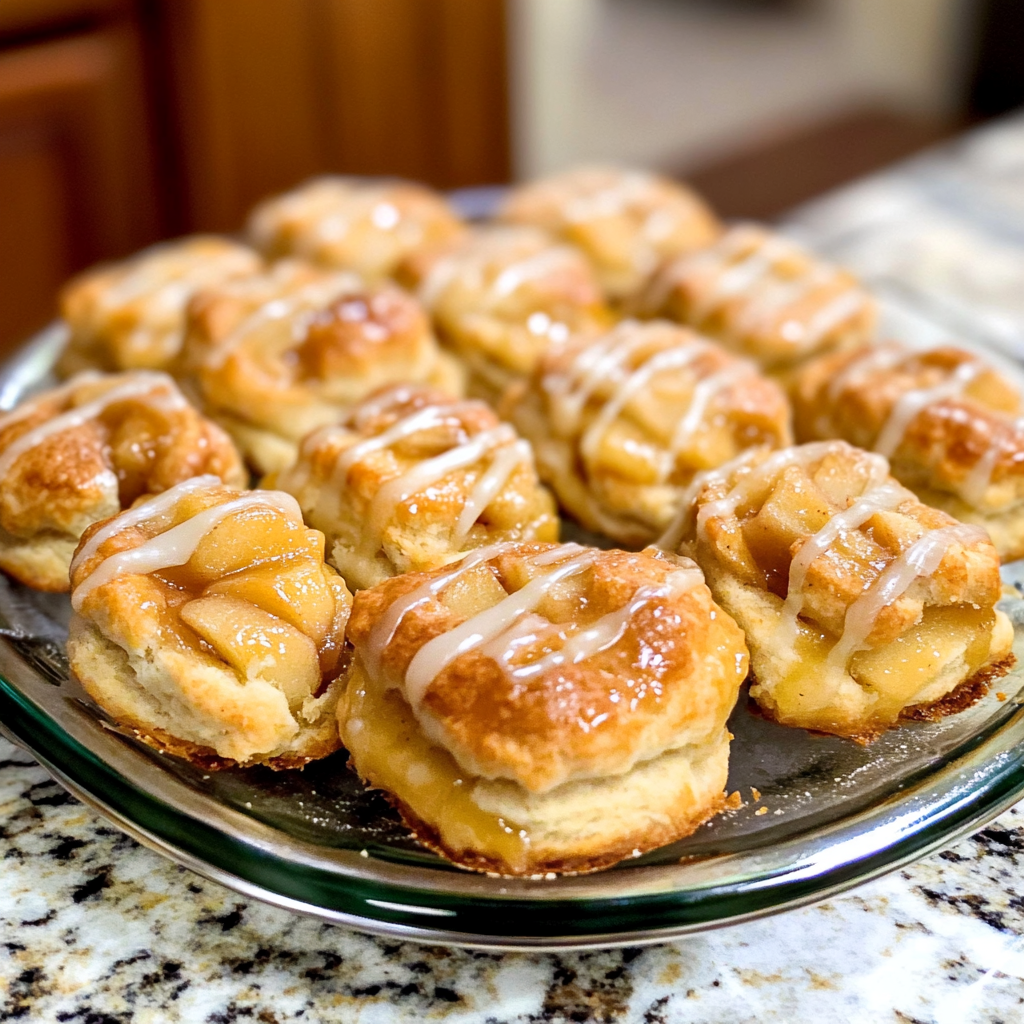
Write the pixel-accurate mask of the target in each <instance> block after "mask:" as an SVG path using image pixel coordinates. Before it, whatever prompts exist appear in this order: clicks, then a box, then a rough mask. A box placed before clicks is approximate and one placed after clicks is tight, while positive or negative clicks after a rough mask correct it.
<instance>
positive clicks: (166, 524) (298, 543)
mask: <svg viewBox="0 0 1024 1024" xmlns="http://www.w3.org/2000/svg"><path fill="white" fill-rule="evenodd" d="M323 556H324V539H323V535H322V534H320V533H317V531H316V530H310V529H307V528H306V527H305V526H304V525H303V523H302V517H301V515H300V513H299V509H298V506H297V505H296V504H295V501H294V499H292V498H291V497H290V496H289V495H287V494H281V493H279V492H275V491H238V490H233V489H231V488H228V487H224V486H222V485H221V484H220V481H219V480H217V479H216V478H215V477H197V478H194V479H192V480H189V481H186V482H185V483H183V484H179V485H178V486H177V487H176V488H173V489H172V490H170V491H167V492H165V493H164V494H162V495H160V496H158V497H156V498H151V499H150V500H148V501H146V502H144V503H142V504H139V505H136V506H135V507H134V508H132V509H130V510H129V511H127V512H123V513H121V514H120V515H119V516H117V517H115V518H114V519H110V520H108V521H107V522H106V523H103V524H99V525H97V526H95V527H93V528H92V529H91V530H89V531H88V532H87V533H86V534H85V536H84V537H83V539H82V544H81V545H80V546H79V548H78V551H77V552H76V555H75V561H74V563H73V565H72V570H71V579H72V585H73V587H72V591H71V603H72V606H73V608H74V609H75V614H74V616H73V617H72V620H71V628H70V635H69V638H68V657H69V659H70V662H71V669H72V671H73V672H74V674H75V676H76V677H77V678H78V679H79V680H80V681H81V683H82V685H83V686H84V687H85V689H86V690H87V691H88V692H89V695H90V696H91V697H92V698H93V700H95V701H96V702H97V703H98V704H99V705H100V706H101V707H102V708H103V709H104V710H105V711H106V712H107V713H108V714H109V715H110V716H111V717H112V718H113V719H114V720H115V721H116V722H117V723H118V724H120V725H121V726H123V727H125V728H126V729H130V730H132V731H133V732H134V733H135V734H136V735H137V736H138V737H139V738H140V739H142V740H143V741H145V742H146V743H148V744H150V745H151V746H154V747H157V748H158V749H160V750H167V751H170V752H171V753H173V754H177V755H178V756H180V757H185V758H187V759H189V760H190V761H193V762H195V763H196V764H200V765H203V766H205V767H210V768H213V767H218V768H219V767H228V766H230V765H232V764H256V763H261V764H268V765H270V766H271V767H272V768H293V767H301V766H302V765H303V764H305V763H306V762H307V761H310V760H312V759H314V758H318V757H324V756H326V755H327V754H330V753H332V752H333V751H334V750H336V749H337V748H338V746H339V745H340V739H339V737H338V728H337V720H336V707H337V702H338V696H339V692H340V690H341V688H342V687H343V685H344V683H343V676H344V671H345V669H346V667H347V664H346V663H347V659H346V657H345V655H344V650H343V641H344V631H345V624H346V622H347V621H348V615H349V611H350V609H351V605H352V598H351V595H350V594H349V593H348V591H347V590H346V588H345V584H344V583H343V582H342V580H341V578H340V577H339V576H338V575H337V574H336V573H335V572H334V570H333V569H331V568H330V566H328V565H325V564H324V557H323Z"/></svg>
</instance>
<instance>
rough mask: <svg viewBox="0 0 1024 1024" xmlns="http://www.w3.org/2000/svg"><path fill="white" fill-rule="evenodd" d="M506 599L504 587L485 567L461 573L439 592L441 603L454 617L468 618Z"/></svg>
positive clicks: (480, 566) (481, 566)
mask: <svg viewBox="0 0 1024 1024" xmlns="http://www.w3.org/2000/svg"><path fill="white" fill-rule="evenodd" d="M506 597H508V594H507V593H506V592H505V589H504V587H502V585H501V584H500V583H499V582H498V581H497V579H495V576H494V573H493V572H492V571H491V570H490V569H489V568H488V567H487V566H486V565H479V566H477V567H476V568H474V569H470V570H469V571H468V572H464V573H462V575H460V576H458V577H457V578H456V579H454V580H453V581H452V582H451V583H450V584H449V585H448V586H447V587H445V588H444V590H443V591H442V592H441V595H440V598H441V603H442V604H443V605H444V606H445V607H446V608H448V609H449V610H450V611H451V612H452V613H453V614H454V615H458V616H461V617H463V618H467V619H468V618H470V617H472V616H473V615H476V614H477V613H478V612H482V611H484V610H485V609H487V608H491V607H493V606H494V605H496V604H497V603H498V602H499V601H504V600H505V598H506Z"/></svg>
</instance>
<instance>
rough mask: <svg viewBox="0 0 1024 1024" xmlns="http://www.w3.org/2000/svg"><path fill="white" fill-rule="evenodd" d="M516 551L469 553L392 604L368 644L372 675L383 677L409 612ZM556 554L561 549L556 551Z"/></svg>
mask: <svg viewBox="0 0 1024 1024" xmlns="http://www.w3.org/2000/svg"><path fill="white" fill-rule="evenodd" d="M565 546H567V545H563V547H565ZM513 547H515V545H514V544H513V542H511V541H503V542H501V543H499V544H488V545H487V546H486V547H482V548H477V549H476V551H473V552H470V554H468V555H467V556H466V557H465V558H463V559H462V561H460V562H458V563H457V564H456V565H455V566H454V567H453V568H452V569H450V570H449V571H448V572H446V573H444V574H442V575H441V576H435V577H434V578H433V579H429V580H427V581H426V582H425V583H421V584H420V586H418V587H416V588H414V589H413V590H410V591H409V592H408V593H407V594H404V595H403V596H402V597H400V598H398V600H396V601H392V603H391V604H390V605H389V606H388V608H387V609H386V611H385V612H384V614H383V615H381V617H380V619H378V621H377V623H376V624H375V625H374V627H373V629H372V630H371V631H370V635H369V636H368V637H367V640H366V651H365V657H366V659H367V661H368V663H369V664H368V668H369V669H370V670H371V672H372V674H374V675H378V674H379V673H380V656H381V653H382V652H383V650H384V648H385V647H387V645H388V644H390V643H391V641H392V640H393V639H394V636H395V633H396V632H397V630H398V627H399V626H400V625H401V624H402V619H404V618H405V616H406V615H408V614H409V612H411V611H412V610H413V609H414V608H418V607H419V606H420V605H421V604H426V602H427V601H429V600H431V598H433V597H436V596H437V595H438V594H440V593H441V591H442V590H444V588H445V587H447V586H448V584H450V583H453V582H454V581H455V580H457V579H458V578H459V577H460V576H461V575H462V574H463V573H465V572H469V571H470V569H475V568H476V567H477V566H478V565H481V564H482V563H483V562H488V561H490V560H491V559H492V558H497V557H498V556H499V555H503V554H504V553H505V552H506V551H510V550H511V549H512V548H513ZM555 550H556V551H557V550H559V549H557V548H556V549H555Z"/></svg>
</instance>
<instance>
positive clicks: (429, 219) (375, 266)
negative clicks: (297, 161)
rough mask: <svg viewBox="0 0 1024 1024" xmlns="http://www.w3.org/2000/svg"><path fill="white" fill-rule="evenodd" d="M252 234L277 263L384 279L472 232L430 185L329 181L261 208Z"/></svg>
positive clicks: (314, 182) (306, 186) (251, 223)
mask: <svg viewBox="0 0 1024 1024" xmlns="http://www.w3.org/2000/svg"><path fill="white" fill-rule="evenodd" d="M248 230H249V237H250V239H251V240H252V243H253V245H255V246H256V247H257V248H258V249H260V250H262V251H263V252H264V253H266V255H267V256H268V257H270V258H279V257H281V256H301V257H303V258H305V259H308V260H311V261H313V262H314V263H319V264H321V265H322V266H325V267H334V268H337V269H342V270H354V271H356V272H357V273H359V274H361V275H362V276H363V277H365V278H366V279H367V280H380V279H381V278H383V277H387V276H388V275H389V274H391V273H392V271H393V270H394V269H395V267H396V266H397V265H398V264H399V263H400V262H401V261H402V260H403V259H404V258H405V257H407V256H409V255H410V254H412V253H414V252H416V251H418V250H419V249H422V248H423V247H425V246H430V245H435V244H437V243H439V242H446V241H449V240H450V239H453V238H457V237H458V236H459V235H461V234H462V233H463V232H464V231H465V230H466V228H465V225H464V223H463V221H462V219H461V218H460V217H459V215H458V214H457V213H456V212H455V211H454V210H453V209H452V208H451V206H449V205H448V203H446V202H445V200H444V199H443V198H442V197H441V196H440V195H438V194H437V193H436V192H433V191H431V190H430V189H428V188H425V187H424V186H423V185H416V184H413V183H411V182H406V181H365V180H359V179H358V178H342V177H323V178H314V179H312V180H311V181H308V182H306V183H305V184H304V185H300V186H299V187H298V188H296V189H293V190H292V191H291V192H285V193H284V194H283V195H279V196H273V197H272V198H270V199H267V200H265V201H264V202H262V203H260V205H259V206H257V207H256V209H255V210H253V212H252V215H251V216H250V218H249V228H248Z"/></svg>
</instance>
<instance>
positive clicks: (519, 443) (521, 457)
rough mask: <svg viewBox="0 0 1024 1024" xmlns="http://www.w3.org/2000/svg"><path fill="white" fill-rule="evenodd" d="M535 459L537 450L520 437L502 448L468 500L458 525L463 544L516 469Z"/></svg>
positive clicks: (456, 530) (457, 536) (457, 530)
mask: <svg viewBox="0 0 1024 1024" xmlns="http://www.w3.org/2000/svg"><path fill="white" fill-rule="evenodd" d="M532 462H533V449H532V448H531V447H530V446H529V444H528V443H527V442H526V441H523V440H522V439H516V440H515V441H513V443H512V444H509V445H506V446H505V447H504V448H501V449H500V450H499V451H498V453H497V454H496V455H495V456H494V458H493V459H492V460H491V464H490V465H489V466H488V467H487V469H486V470H485V472H484V473H483V475H482V476H481V477H480V479H479V480H477V482H476V484H475V485H474V487H473V490H472V491H471V492H470V495H469V497H468V498H467V499H466V504H465V505H464V506H463V509H462V513H461V515H460V516H459V519H458V522H457V523H456V524H455V540H456V542H457V543H461V542H462V541H463V540H465V538H466V535H467V534H468V533H469V531H470V530H471V529H472V527H473V524H474V523H475V522H476V521H477V520H478V519H479V518H480V516H481V514H482V513H483V511H484V509H486V508H487V506H488V505H490V503H491V502H492V501H493V500H494V498H495V497H496V496H497V495H498V494H499V493H500V492H501V489H502V488H503V487H504V486H505V484H506V483H508V480H509V477H511V476H512V474H513V473H514V472H515V470H516V469H517V468H518V467H519V466H521V465H523V464H524V463H525V464H530V463H532Z"/></svg>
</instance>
